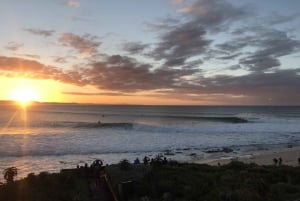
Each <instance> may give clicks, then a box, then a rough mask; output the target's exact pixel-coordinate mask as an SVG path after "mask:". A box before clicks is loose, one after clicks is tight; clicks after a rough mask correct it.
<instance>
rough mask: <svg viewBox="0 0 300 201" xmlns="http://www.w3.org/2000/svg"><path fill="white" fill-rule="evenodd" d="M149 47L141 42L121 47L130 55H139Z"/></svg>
mask: <svg viewBox="0 0 300 201" xmlns="http://www.w3.org/2000/svg"><path fill="white" fill-rule="evenodd" d="M148 47H149V45H148V44H143V43H141V42H128V43H125V44H124V45H123V49H124V50H125V51H127V52H129V53H130V54H140V53H143V51H144V50H145V49H147V48H148Z"/></svg>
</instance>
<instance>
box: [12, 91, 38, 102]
mask: <svg viewBox="0 0 300 201" xmlns="http://www.w3.org/2000/svg"><path fill="white" fill-rule="evenodd" d="M11 99H12V100H14V101H17V102H18V103H20V104H21V105H22V106H27V105H28V104H30V103H31V102H32V101H39V96H38V93H37V92H36V91H35V90H34V89H32V88H29V87H20V88H16V89H14V90H13V91H12V92H11Z"/></svg>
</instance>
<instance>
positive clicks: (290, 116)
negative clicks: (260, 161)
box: [0, 103, 300, 181]
mask: <svg viewBox="0 0 300 201" xmlns="http://www.w3.org/2000/svg"><path fill="white" fill-rule="evenodd" d="M0 111H1V113H0V172H2V171H3V169H5V168H7V167H11V166H15V167H17V168H18V170H19V171H18V172H19V178H21V177H25V176H26V175H27V174H28V173H31V172H34V173H39V172H42V171H48V172H58V171H59V170H60V169H62V168H75V167H76V166H77V165H79V166H81V165H84V164H85V163H88V164H90V163H91V162H92V161H93V160H95V159H102V160H103V161H104V164H112V163H118V162H119V161H120V160H121V159H125V158H126V159H128V160H130V161H133V160H134V159H135V158H136V157H139V158H140V159H142V158H143V157H144V156H146V155H147V156H150V157H153V156H155V155H157V154H163V155H164V156H166V157H167V158H168V159H174V160H179V161H185V162H189V161H193V160H204V159H207V158H211V157H231V156H235V155H238V154H242V153H244V152H246V151H249V150H258V149H270V148H272V147H277V146H299V144H300V107H296V106H286V107H279V106H276V107H275V106H131V105H120V106H117V105H116V106H111V105H83V104H33V105H31V106H28V107H27V108H22V107H20V106H17V105H15V104H7V103H2V104H0ZM224 148H228V150H229V151H227V152H228V153H225V152H222V151H220V150H223V149H224ZM1 179H2V178H1ZM0 181H1V180H0Z"/></svg>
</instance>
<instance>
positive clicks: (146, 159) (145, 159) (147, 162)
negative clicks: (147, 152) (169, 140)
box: [143, 156, 150, 165]
mask: <svg viewBox="0 0 300 201" xmlns="http://www.w3.org/2000/svg"><path fill="white" fill-rule="evenodd" d="M149 161H150V159H149V157H148V156H145V157H144V159H143V162H144V165H148V164H149Z"/></svg>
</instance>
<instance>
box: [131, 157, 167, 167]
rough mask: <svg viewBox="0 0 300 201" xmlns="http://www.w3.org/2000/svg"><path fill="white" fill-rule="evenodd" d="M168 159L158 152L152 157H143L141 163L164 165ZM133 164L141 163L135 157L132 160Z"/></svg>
mask: <svg viewBox="0 0 300 201" xmlns="http://www.w3.org/2000/svg"><path fill="white" fill-rule="evenodd" d="M168 163H169V161H168V160H167V158H166V157H163V155H161V154H158V155H156V156H155V157H154V158H149V157H148V156H145V157H144V158H143V164H144V165H145V166H147V165H155V164H162V165H165V164H168ZM133 164H134V165H139V164H141V162H140V159H139V158H138V157H137V158H136V159H135V160H134V162H133Z"/></svg>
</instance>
